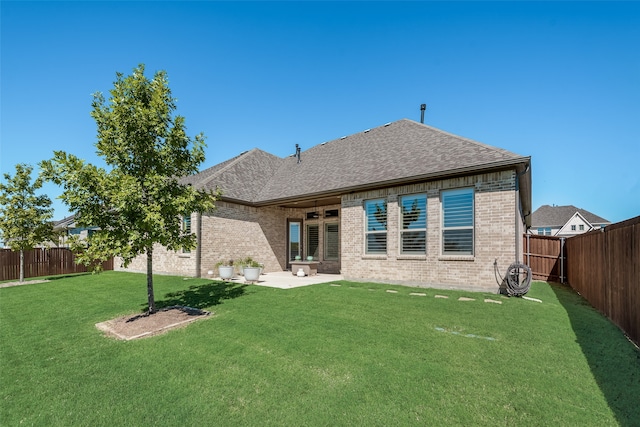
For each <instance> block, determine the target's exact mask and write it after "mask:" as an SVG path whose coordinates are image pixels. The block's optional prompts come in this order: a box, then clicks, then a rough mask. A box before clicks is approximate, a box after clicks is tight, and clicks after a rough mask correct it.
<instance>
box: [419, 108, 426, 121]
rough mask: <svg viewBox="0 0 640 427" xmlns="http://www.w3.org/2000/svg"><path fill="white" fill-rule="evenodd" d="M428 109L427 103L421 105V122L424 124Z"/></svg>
mask: <svg viewBox="0 0 640 427" xmlns="http://www.w3.org/2000/svg"><path fill="white" fill-rule="evenodd" d="M426 109H427V104H421V105H420V123H422V124H424V110H426Z"/></svg>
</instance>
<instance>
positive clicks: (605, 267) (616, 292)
mask: <svg viewBox="0 0 640 427" xmlns="http://www.w3.org/2000/svg"><path fill="white" fill-rule="evenodd" d="M566 247H567V278H568V282H569V284H570V285H571V287H572V288H573V289H574V290H575V291H577V292H579V293H580V294H581V295H582V296H583V297H584V298H585V299H586V300H587V301H589V303H590V304H591V305H592V306H593V307H595V308H596V309H597V310H599V311H600V312H602V313H603V314H604V315H605V316H607V317H608V318H609V319H611V321H612V322H613V323H615V324H616V325H618V326H619V327H620V328H621V329H622V330H623V331H624V332H625V333H626V334H627V335H628V336H629V337H630V338H631V340H633V341H634V342H635V343H636V344H640V216H638V217H635V218H632V219H629V220H627V221H623V222H619V223H616V224H613V225H610V226H608V227H606V228H605V229H604V231H599V230H598V231H592V232H589V233H586V234H582V235H578V236H575V237H572V238H570V239H567V242H566Z"/></svg>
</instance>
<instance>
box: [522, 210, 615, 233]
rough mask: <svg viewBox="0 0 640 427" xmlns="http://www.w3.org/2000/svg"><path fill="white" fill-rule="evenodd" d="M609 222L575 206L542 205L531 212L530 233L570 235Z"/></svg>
mask: <svg viewBox="0 0 640 427" xmlns="http://www.w3.org/2000/svg"><path fill="white" fill-rule="evenodd" d="M607 225H611V222H609V221H607V220H606V219H604V218H602V217H599V216H598V215H595V214H592V213H591V212H589V211H586V210H584V209H580V208H576V207H575V206H571V205H569V206H549V205H542V206H540V207H539V208H538V209H536V210H535V211H534V212H533V214H531V229H530V230H529V231H530V233H531V234H538V235H542V236H559V237H571V236H575V235H576V234H582V233H586V232H587V231H591V230H598V229H600V228H604V227H606V226H607Z"/></svg>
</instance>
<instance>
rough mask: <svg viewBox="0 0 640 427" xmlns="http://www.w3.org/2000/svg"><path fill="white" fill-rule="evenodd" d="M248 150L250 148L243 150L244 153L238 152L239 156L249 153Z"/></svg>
mask: <svg viewBox="0 0 640 427" xmlns="http://www.w3.org/2000/svg"><path fill="white" fill-rule="evenodd" d="M248 152H249V150H247V151H243V152H242V153H240V154H238V156H242V155H243V154H247V153H248Z"/></svg>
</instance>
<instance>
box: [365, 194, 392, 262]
mask: <svg viewBox="0 0 640 427" xmlns="http://www.w3.org/2000/svg"><path fill="white" fill-rule="evenodd" d="M378 203H383V204H384V207H385V211H386V214H387V218H386V220H385V224H384V230H369V215H368V211H367V209H368V205H369V204H374V206H375V205H377V204H378ZM363 208H364V209H363V212H364V253H365V255H386V254H387V251H388V249H389V238H388V237H389V236H388V229H389V226H388V225H389V207H388V203H387V199H370V200H365V201H364V205H363ZM373 235H380V236H384V239H385V243H384V246H385V248H384V251H370V250H369V245H368V242H369V236H373Z"/></svg>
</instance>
